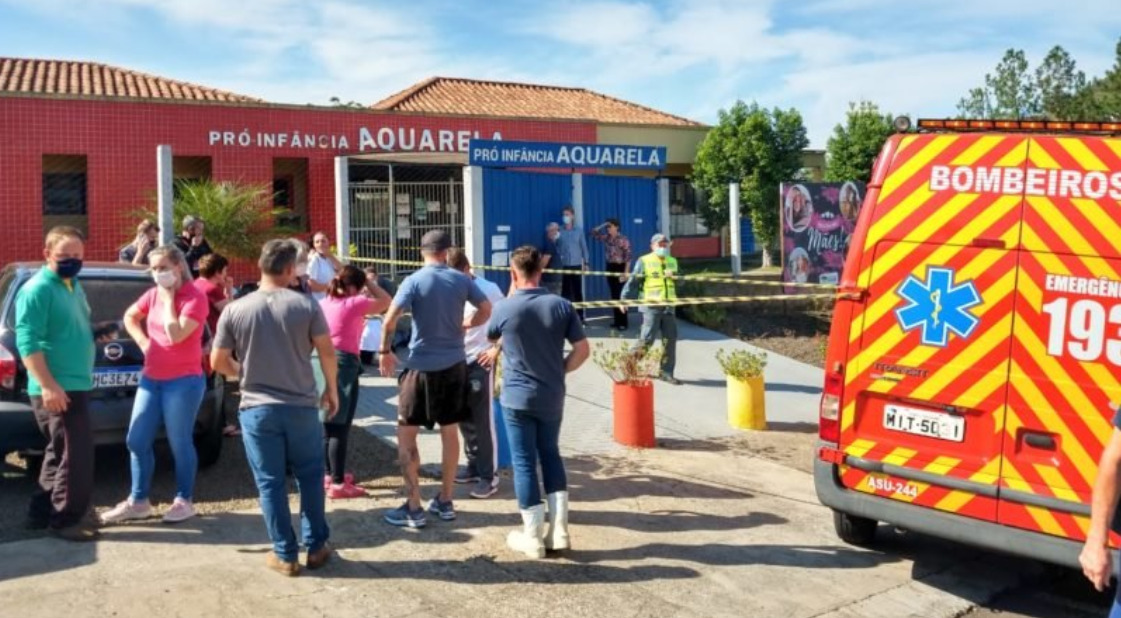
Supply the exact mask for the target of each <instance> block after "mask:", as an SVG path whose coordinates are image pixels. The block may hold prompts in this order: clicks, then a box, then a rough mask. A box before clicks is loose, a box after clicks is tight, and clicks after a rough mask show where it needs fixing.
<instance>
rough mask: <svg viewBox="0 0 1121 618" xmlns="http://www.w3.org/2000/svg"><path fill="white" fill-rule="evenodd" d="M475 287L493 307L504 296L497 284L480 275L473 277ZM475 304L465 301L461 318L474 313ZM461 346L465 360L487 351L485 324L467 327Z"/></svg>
mask: <svg viewBox="0 0 1121 618" xmlns="http://www.w3.org/2000/svg"><path fill="white" fill-rule="evenodd" d="M474 281H475V287H477V288H479V290H481V291H482V293H483V295H484V296H486V297H487V300H489V301H490V304H491V306H492V307H493V306H494V305H495V304H496V303H498V301H500V300H502V299H503V298H506V295H505V294H503V293H502V290H500V289H499V288H498V286H497V285H495V284H494V283H491V282H490V281H487V280H486V279H483V278H482V277H475V279H474ZM475 311H477V310H476V309H475V306H474V305H472V304H471V303H467V304H466V305H465V306H464V307H463V319H464V320H468V319H470V318H472V317H474V315H475ZM463 347H464V349H465V350H466V352H467V362H468V363H471V362H474V361H475V358H476V357H477V356H479V354H482V353H483V352H486V351H487V348H489V347H490V341H488V340H487V325H486V324H483V325H482V326H476V327H475V328H469V329H467V334H466V335H464V336H463Z"/></svg>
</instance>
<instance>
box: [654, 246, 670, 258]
mask: <svg viewBox="0 0 1121 618" xmlns="http://www.w3.org/2000/svg"><path fill="white" fill-rule="evenodd" d="M654 255H656V256H658V257H666V256H667V255H669V247H657V248H655V249H654Z"/></svg>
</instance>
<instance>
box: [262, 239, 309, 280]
mask: <svg viewBox="0 0 1121 618" xmlns="http://www.w3.org/2000/svg"><path fill="white" fill-rule="evenodd" d="M299 252H300V248H299V247H297V246H296V243H294V242H292V241H291V240H289V239H287V238H274V239H273V240H270V241H268V242H266V243H265V246H264V247H261V259H259V260H257V266H259V267H260V268H261V272H263V273H265V274H266V275H269V276H272V277H279V276H280V275H283V274H284V273H285V272H287V271H288V269H289V268H294V267H295V266H296V254H298V253H299Z"/></svg>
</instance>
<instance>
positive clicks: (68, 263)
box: [55, 258, 82, 279]
mask: <svg viewBox="0 0 1121 618" xmlns="http://www.w3.org/2000/svg"><path fill="white" fill-rule="evenodd" d="M55 272H56V273H58V276H59V277H62V278H63V279H73V278H74V277H77V276H78V273H80V272H82V260H80V259H78V258H66V259H65V260H59V261H57V262H55Z"/></svg>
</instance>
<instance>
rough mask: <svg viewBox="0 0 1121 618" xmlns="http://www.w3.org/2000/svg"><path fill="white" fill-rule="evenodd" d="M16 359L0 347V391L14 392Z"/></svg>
mask: <svg viewBox="0 0 1121 618" xmlns="http://www.w3.org/2000/svg"><path fill="white" fill-rule="evenodd" d="M16 371H17V365H16V357H15V355H13V354H12V353H11V351H9V350H8V349H7V348H5V347H4V346H0V389H3V390H6V391H14V390H16Z"/></svg>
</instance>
